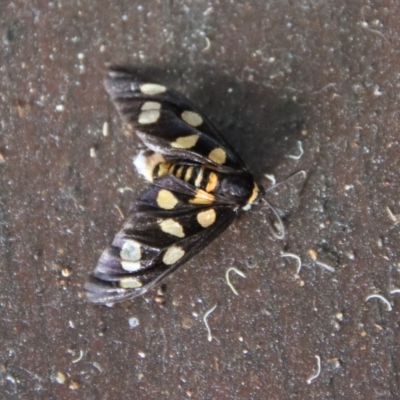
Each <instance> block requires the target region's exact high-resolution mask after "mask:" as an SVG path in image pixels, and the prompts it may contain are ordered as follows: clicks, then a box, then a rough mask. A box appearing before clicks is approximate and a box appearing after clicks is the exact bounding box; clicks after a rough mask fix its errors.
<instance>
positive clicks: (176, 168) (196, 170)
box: [153, 161, 220, 193]
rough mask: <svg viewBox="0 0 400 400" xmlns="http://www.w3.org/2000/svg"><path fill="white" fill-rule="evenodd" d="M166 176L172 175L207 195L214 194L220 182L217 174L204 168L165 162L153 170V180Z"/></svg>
mask: <svg viewBox="0 0 400 400" xmlns="http://www.w3.org/2000/svg"><path fill="white" fill-rule="evenodd" d="M167 174H170V175H174V176H176V177H177V178H179V179H182V180H184V181H185V182H188V183H190V184H191V185H193V186H195V187H196V188H199V189H202V190H205V191H206V192H208V193H213V192H215V191H216V189H217V188H218V184H219V182H220V176H219V174H218V173H217V172H215V171H214V170H212V169H209V168H207V167H205V166H200V165H187V164H174V163H172V162H168V161H165V162H161V163H160V164H158V165H157V166H156V167H155V168H154V172H153V177H154V179H157V178H161V177H163V176H165V175H167Z"/></svg>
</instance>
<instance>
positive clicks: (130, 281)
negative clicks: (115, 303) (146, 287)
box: [119, 276, 143, 289]
mask: <svg viewBox="0 0 400 400" xmlns="http://www.w3.org/2000/svg"><path fill="white" fill-rule="evenodd" d="M119 286H120V287H122V288H124V289H135V288H140V287H142V286H143V283H142V282H140V281H139V279H137V278H134V277H133V276H128V277H126V278H122V279H121V280H120V281H119Z"/></svg>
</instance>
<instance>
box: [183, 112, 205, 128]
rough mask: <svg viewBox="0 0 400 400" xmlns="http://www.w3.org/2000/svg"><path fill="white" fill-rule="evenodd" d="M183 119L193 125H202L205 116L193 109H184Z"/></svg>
mask: <svg viewBox="0 0 400 400" xmlns="http://www.w3.org/2000/svg"><path fill="white" fill-rule="evenodd" d="M181 117H182V119H183V120H184V121H185V122H186V123H188V124H189V125H191V126H194V127H196V126H200V125H201V124H202V123H203V118H201V115H199V114H197V113H196V112H193V111H184V112H183V113H182V114H181Z"/></svg>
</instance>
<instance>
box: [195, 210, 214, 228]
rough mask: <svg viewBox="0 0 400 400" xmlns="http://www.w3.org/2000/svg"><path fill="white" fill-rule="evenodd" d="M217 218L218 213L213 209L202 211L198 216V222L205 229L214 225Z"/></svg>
mask: <svg viewBox="0 0 400 400" xmlns="http://www.w3.org/2000/svg"><path fill="white" fill-rule="evenodd" d="M216 218H217V213H216V212H215V210H214V209H213V208H211V209H210V210H206V211H201V212H199V213H198V214H197V222H198V223H199V224H200V225H201V226H202V227H203V228H207V227H209V226H210V225H212V224H213V223H214V222H215V220H216Z"/></svg>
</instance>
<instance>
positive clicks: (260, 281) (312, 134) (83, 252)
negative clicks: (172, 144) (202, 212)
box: [0, 0, 400, 400]
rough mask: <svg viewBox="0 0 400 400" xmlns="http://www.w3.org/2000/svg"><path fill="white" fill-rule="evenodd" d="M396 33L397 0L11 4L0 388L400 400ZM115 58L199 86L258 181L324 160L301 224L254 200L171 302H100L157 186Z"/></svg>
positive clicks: (2, 79)
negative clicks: (112, 244)
mask: <svg viewBox="0 0 400 400" xmlns="http://www.w3.org/2000/svg"><path fill="white" fill-rule="evenodd" d="M399 35H400V8H399V7H398V3H397V1H395V0H387V1H384V0H382V1H369V0H354V1H351V2H350V1H346V0H332V1H329V2H327V1H322V0H321V1H319V0H299V1H282V0H269V1H264V0H259V1H247V2H245V1H223V0H220V1H217V0H216V1H209V2H205V1H195V0H193V1H182V0H176V1H173V0H169V1H167V0H165V1H164V0H163V1H137V0H135V1H132V0H116V1H112V2H111V1H106V0H101V1H82V2H80V1H74V2H72V1H71V2H68V1H40V0H33V1H31V0H29V1H28V0H15V1H5V2H2V4H1V13H0V37H1V41H0V71H1V74H0V274H1V275H0V306H1V324H0V338H1V339H0V367H1V368H0V391H1V393H2V396H1V397H2V398H4V399H18V400H23V399H29V400H32V399H46V400H47V399H85V400H90V399H93V400H94V399H96V400H97V399H104V400H107V399H110V400H112V399H157V400H158V399H186V398H193V399H229V400H230V399H246V400H247V399H318V400H320V399H398V398H400V388H399V384H400V382H399V369H400V355H399V350H400V345H399V339H400V323H399V322H400V321H399V316H400V294H396V293H391V292H392V291H393V290H394V289H396V288H399V287H400V250H399V240H400V223H398V222H399V221H400V219H399V217H396V215H397V216H399V215H400V200H399V193H400V184H399V169H400V141H399V123H400V118H399V109H400V101H399V89H400V73H399V65H400V54H399V45H398V43H399V39H400V38H399ZM107 62H113V63H120V64H130V65H133V66H135V67H137V68H140V69H142V70H143V71H144V72H145V73H146V74H147V75H148V76H149V78H151V79H153V80H156V81H158V82H162V83H164V84H168V85H170V86H172V87H174V88H176V89H179V90H181V91H182V92H184V93H185V94H186V95H188V97H190V99H192V100H193V101H195V102H196V104H198V105H199V107H200V108H201V109H202V110H203V111H204V113H206V114H207V115H208V116H209V117H210V118H211V120H212V121H213V122H214V123H215V124H216V125H218V126H219V127H220V129H221V131H222V132H223V133H224V134H225V136H226V137H228V139H229V141H230V142H231V143H232V145H233V146H234V147H235V148H236V149H237V150H238V151H239V152H240V154H241V155H242V156H243V158H244V160H245V161H246V162H247V164H248V166H249V168H250V169H251V170H252V171H253V173H254V174H255V176H256V177H258V178H261V177H262V176H263V175H264V174H265V173H274V174H275V176H276V177H277V179H278V180H282V179H283V178H285V177H286V176H288V175H290V174H291V173H292V172H294V171H297V170H299V169H306V170H307V171H308V172H309V179H308V181H307V182H306V185H305V187H304V190H303V192H302V194H301V203H300V206H299V208H298V209H297V210H296V212H295V213H293V214H292V215H291V216H290V218H289V219H288V220H287V222H286V227H287V237H286V239H285V241H283V242H280V241H277V240H275V239H273V238H271V235H270V234H269V230H268V228H267V225H266V223H265V218H264V216H265V210H263V209H262V208H258V209H254V210H252V211H251V212H250V213H246V214H244V215H243V216H242V217H241V218H240V219H239V220H238V221H237V223H235V225H234V226H233V227H232V228H230V229H228V230H227V231H226V232H225V233H224V234H223V235H222V236H221V237H220V238H219V239H218V240H217V241H215V242H214V243H213V244H212V245H210V246H209V247H208V248H207V249H206V250H205V251H203V252H202V253H201V254H200V255H198V256H197V257H196V258H195V259H193V260H192V261H191V262H190V263H188V264H187V265H186V266H184V267H182V268H181V269H180V270H179V271H178V272H177V273H176V274H175V275H174V277H173V278H172V279H170V280H169V281H168V282H167V285H166V287H165V294H164V297H165V300H166V302H165V304H164V305H160V304H159V303H157V301H156V294H157V292H156V291H152V292H150V293H148V295H146V296H145V297H143V298H138V299H136V300H133V301H130V302H127V303H123V304H121V305H118V306H115V307H113V308H108V307H96V306H93V305H91V304H87V303H86V302H85V301H84V299H83V298H82V293H81V291H82V283H83V282H84V281H85V279H86V277H87V275H88V274H89V272H90V271H91V269H92V268H93V267H94V265H95V263H96V261H97V259H98V257H99V254H100V252H101V251H102V250H103V248H104V247H105V246H106V244H107V243H108V242H109V241H110V239H111V238H112V237H113V235H114V234H115V232H116V231H117V230H118V228H119V226H120V224H121V217H120V214H119V211H118V210H117V206H118V207H119V208H120V210H122V212H126V211H127V209H128V206H129V204H130V202H131V201H132V199H133V198H134V197H135V195H136V193H137V191H139V190H141V189H142V188H143V187H144V185H145V183H144V182H143V181H141V180H140V179H138V177H137V175H136V173H135V172H134V170H133V167H132V162H131V160H132V156H134V155H135V154H136V153H137V152H138V149H139V147H140V144H139V143H138V140H137V139H136V138H135V137H134V136H132V135H129V134H127V133H126V132H124V130H123V128H122V126H121V123H120V121H119V119H118V116H117V115H116V112H115V110H114V108H113V106H112V104H111V103H110V101H109V99H108V98H107V96H106V94H105V91H104V89H103V84H102V80H103V77H104V68H105V66H106V63H107ZM104 123H108V128H109V129H108V135H107V136H104V135H103V126H104ZM299 140H300V141H301V142H302V145H303V148H304V155H303V157H302V158H301V159H299V160H296V159H293V158H290V157H288V155H296V154H298V153H299V150H298V141H299ZM124 187H129V188H131V189H132V190H126V191H118V189H120V188H124ZM282 251H285V252H290V253H296V254H298V255H299V256H300V257H301V259H302V261H303V268H302V270H301V271H300V274H299V277H296V263H295V261H294V260H293V259H289V258H285V259H284V258H281V252H282ZM315 259H316V260H315ZM316 261H317V262H319V263H323V264H318V263H316ZM324 264H326V265H328V266H329V267H331V268H333V269H334V271H333V270H328V269H326V266H324ZM230 266H236V267H237V268H239V269H240V270H241V271H243V272H244V273H245V274H246V279H243V278H241V277H240V276H237V275H234V274H232V275H231V279H232V281H233V283H234V285H235V286H236V288H237V290H238V292H239V296H235V295H234V294H233V293H232V291H231V290H230V288H229V287H228V286H227V284H226V282H225V277H224V274H225V271H226V269H227V268H228V267H230ZM376 293H379V294H381V295H382V296H384V298H386V299H387V300H388V301H389V302H390V304H391V305H392V310H391V311H388V309H387V306H386V305H385V303H384V302H383V301H382V300H380V299H378V298H372V299H370V300H368V301H366V298H367V296H369V295H371V294H376ZM215 304H217V308H216V310H215V311H214V313H213V314H211V315H210V317H209V324H210V327H211V330H212V334H213V340H212V341H211V342H209V341H208V340H207V332H206V329H205V325H204V323H203V321H202V317H203V315H204V313H205V312H206V311H207V310H208V309H210V308H211V307H212V306H214V305H215ZM130 318H137V320H138V322H139V325H138V326H136V327H134V328H132V327H130V325H129V319H130ZM315 356H319V357H320V360H321V373H320V375H319V376H318V377H317V378H316V379H314V380H312V382H311V383H310V384H308V383H307V380H308V379H310V378H311V377H312V376H313V375H314V374H315V373H316V371H317V359H316V358H315Z"/></svg>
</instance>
